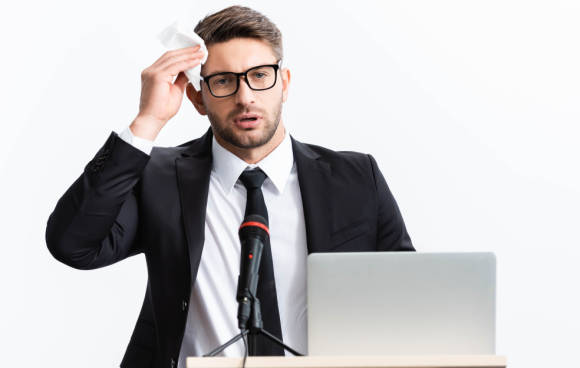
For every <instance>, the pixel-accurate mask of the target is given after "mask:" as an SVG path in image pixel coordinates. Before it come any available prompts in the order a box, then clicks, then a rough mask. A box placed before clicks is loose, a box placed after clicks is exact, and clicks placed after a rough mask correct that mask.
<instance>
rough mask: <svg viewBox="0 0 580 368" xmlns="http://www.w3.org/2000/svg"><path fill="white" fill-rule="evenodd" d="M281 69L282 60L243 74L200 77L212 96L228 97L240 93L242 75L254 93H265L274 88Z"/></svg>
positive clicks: (218, 74)
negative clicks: (264, 91)
mask: <svg viewBox="0 0 580 368" xmlns="http://www.w3.org/2000/svg"><path fill="white" fill-rule="evenodd" d="M279 68H280V60H278V62H277V63H276V64H267V65H258V66H255V67H253V68H250V69H248V70H246V71H245V72H243V73H234V72H224V73H215V74H211V75H207V76H205V77H204V76H200V79H201V80H202V81H204V82H205V83H206V84H207V87H208V88H209V92H210V93H211V94H212V96H214V97H228V96H231V95H233V94H236V92H238V89H239V88H240V77H241V76H242V75H243V76H244V81H246V84H247V85H248V87H250V89H252V90H254V91H263V90H266V89H270V88H272V87H274V85H276V80H277V79H278V69H279Z"/></svg>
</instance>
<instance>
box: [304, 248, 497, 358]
mask: <svg viewBox="0 0 580 368" xmlns="http://www.w3.org/2000/svg"><path fill="white" fill-rule="evenodd" d="M307 267H308V268H307V272H308V291H307V305H308V354H309V355H423V354H436V355H439V354H467V355H469V354H495V283H496V261H495V255H494V254H493V253H416V252H361V253H312V254H310V255H309V256H308V264H307Z"/></svg>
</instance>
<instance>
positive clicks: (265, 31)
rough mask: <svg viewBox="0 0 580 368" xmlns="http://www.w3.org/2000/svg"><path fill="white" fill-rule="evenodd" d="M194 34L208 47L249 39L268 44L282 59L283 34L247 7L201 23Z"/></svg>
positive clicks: (237, 7)
mask: <svg viewBox="0 0 580 368" xmlns="http://www.w3.org/2000/svg"><path fill="white" fill-rule="evenodd" d="M194 32H195V33H197V34H198V35H199V37H201V38H202V39H203V41H204V42H205V45H206V46H210V45H212V44H215V43H218V42H226V41H229V40H231V39H232V38H238V37H247V38H255V39H259V40H262V41H265V42H267V43H268V44H269V45H270V47H272V51H273V52H274V56H276V59H278V60H280V59H282V56H283V54H284V52H283V50H282V33H281V32H280V30H279V29H278V27H276V25H275V24H274V23H272V22H271V21H270V19H268V18H267V17H266V16H265V15H263V14H261V13H259V12H257V11H255V10H253V9H250V8H248V7H245V6H239V5H234V6H230V7H228V8H225V9H223V10H220V11H219V12H217V13H214V14H210V15H207V16H206V17H205V18H203V19H202V20H200V21H199V23H197V25H196V26H195V28H194Z"/></svg>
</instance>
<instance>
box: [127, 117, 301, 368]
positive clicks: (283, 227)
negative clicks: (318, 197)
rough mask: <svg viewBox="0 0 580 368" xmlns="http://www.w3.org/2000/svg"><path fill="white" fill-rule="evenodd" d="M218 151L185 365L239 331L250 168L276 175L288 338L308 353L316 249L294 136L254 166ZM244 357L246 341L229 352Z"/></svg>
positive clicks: (274, 235)
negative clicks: (310, 247)
mask: <svg viewBox="0 0 580 368" xmlns="http://www.w3.org/2000/svg"><path fill="white" fill-rule="evenodd" d="M119 136H120V137H121V138H122V139H123V140H125V141H126V142H128V143H130V144H132V145H133V146H134V147H136V148H138V149H140V150H141V151H143V152H145V153H147V154H150V153H151V150H152V148H153V142H152V141H149V140H147V139H142V138H139V137H136V136H134V135H133V134H132V132H131V130H130V129H129V128H128V127H127V129H125V130H124V131H123V132H122V133H121V134H120V135H119ZM212 155H213V164H212V169H211V175H210V183H209V193H208V200H207V212H206V218H205V243H204V246H203V252H202V255H201V262H200V265H199V270H198V273H197V279H196V281H195V284H194V285H193V290H192V294H191V296H190V303H189V312H188V315H187V325H186V328H185V335H184V337H183V342H182V344H181V350H180V356H179V364H178V367H180V368H185V358H186V357H187V356H201V355H203V354H206V353H208V352H209V351H211V350H213V349H214V348H216V347H218V346H220V345H221V344H223V343H225V342H226V341H228V340H229V339H230V338H232V337H234V336H235V335H237V334H238V333H239V329H238V327H237V325H238V322H237V311H238V303H237V301H236V292H237V282H238V281H237V280H238V275H239V273H240V241H239V238H238V228H239V226H240V224H241V223H242V221H243V217H244V213H245V208H246V188H245V187H244V185H243V184H242V183H241V181H239V180H238V178H239V176H240V175H241V173H242V172H243V171H244V170H245V169H247V168H254V167H256V166H258V167H260V168H261V169H262V170H263V171H264V172H265V173H266V175H267V176H268V177H267V178H266V180H265V181H264V184H262V192H263V193H264V201H265V202H266V207H267V208H268V217H269V225H270V244H271V247H272V262H273V264H274V279H275V281H276V292H277V297H278V308H279V311H280V324H281V327H282V338H283V340H284V342H285V343H286V344H287V345H289V346H291V347H293V348H294V349H296V350H297V351H299V352H300V353H303V354H307V353H308V352H307V340H306V339H307V331H306V328H307V327H306V256H307V254H308V251H307V246H306V228H305V224H304V211H303V208H302V196H301V194H300V186H299V185H298V174H297V171H296V164H295V163H294V154H293V152H292V142H291V140H290V135H289V133H288V131H287V130H286V132H285V135H284V139H283V141H282V142H281V143H280V145H278V147H276V148H275V149H274V150H273V151H272V152H271V153H270V154H269V155H268V156H266V157H265V158H264V159H262V160H261V161H260V162H258V163H257V164H247V163H246V162H245V161H243V160H242V159H240V158H239V157H237V156H236V155H234V154H233V153H231V152H229V151H228V150H226V149H225V148H224V147H222V146H221V145H220V144H219V143H218V142H217V140H216V139H215V137H213V142H212ZM183 205H184V206H185V205H187V204H185V203H184V204H183ZM168 267H170V265H168ZM243 354H244V345H243V342H242V341H241V340H239V341H238V342H237V343H236V344H233V345H231V346H229V347H228V348H227V349H225V350H224V351H223V352H222V354H221V355H222V356H231V357H237V356H242V355H243ZM286 355H289V353H286Z"/></svg>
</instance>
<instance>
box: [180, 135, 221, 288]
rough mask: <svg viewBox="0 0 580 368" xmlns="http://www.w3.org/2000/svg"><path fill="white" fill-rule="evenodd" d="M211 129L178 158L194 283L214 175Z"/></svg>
mask: <svg viewBox="0 0 580 368" xmlns="http://www.w3.org/2000/svg"><path fill="white" fill-rule="evenodd" d="M211 142H212V132H211V128H210V129H208V131H207V132H206V133H205V135H203V136H202V137H200V139H196V140H194V141H193V142H192V143H191V145H190V146H189V147H187V148H186V149H185V151H184V152H183V153H181V157H177V158H176V159H175V168H176V171H177V182H178V187H179V197H180V200H181V212H182V218H183V226H184V229H185V236H186V239H187V246H188V254H189V265H190V273H191V281H192V284H193V282H194V281H195V279H196V277H197V270H198V268H199V262H200V260H201V252H202V250H203V244H204V241H205V215H206V208H207V196H208V192H209V178H210V174H211V165H212V155H211Z"/></svg>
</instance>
